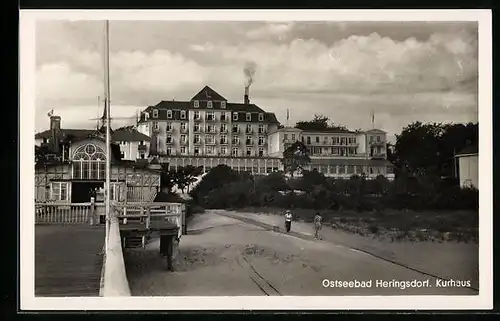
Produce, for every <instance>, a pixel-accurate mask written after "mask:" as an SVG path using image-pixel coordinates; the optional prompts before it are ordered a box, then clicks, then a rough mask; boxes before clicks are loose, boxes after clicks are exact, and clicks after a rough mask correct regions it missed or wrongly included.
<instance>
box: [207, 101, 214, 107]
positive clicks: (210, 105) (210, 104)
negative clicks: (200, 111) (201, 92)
mask: <svg viewBox="0 0 500 321" xmlns="http://www.w3.org/2000/svg"><path fill="white" fill-rule="evenodd" d="M212 107H213V104H212V101H211V100H209V101H207V108H212Z"/></svg>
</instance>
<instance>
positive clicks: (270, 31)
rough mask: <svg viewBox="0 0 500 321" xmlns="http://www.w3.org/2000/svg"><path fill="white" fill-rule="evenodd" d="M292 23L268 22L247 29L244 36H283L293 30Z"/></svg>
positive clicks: (259, 37) (255, 37) (253, 37)
mask: <svg viewBox="0 0 500 321" xmlns="http://www.w3.org/2000/svg"><path fill="white" fill-rule="evenodd" d="M294 25H295V24H294V23H292V22H290V23H269V24H265V25H264V26H262V27H258V28H256V29H252V30H249V31H248V32H247V33H246V36H247V37H248V38H250V39H262V38H273V37H274V38H278V39H279V38H283V37H285V36H286V35H287V34H288V33H290V32H291V31H292V30H293V27H294Z"/></svg>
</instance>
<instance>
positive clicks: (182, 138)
mask: <svg viewBox="0 0 500 321" xmlns="http://www.w3.org/2000/svg"><path fill="white" fill-rule="evenodd" d="M185 143H187V139H186V135H181V144H185Z"/></svg>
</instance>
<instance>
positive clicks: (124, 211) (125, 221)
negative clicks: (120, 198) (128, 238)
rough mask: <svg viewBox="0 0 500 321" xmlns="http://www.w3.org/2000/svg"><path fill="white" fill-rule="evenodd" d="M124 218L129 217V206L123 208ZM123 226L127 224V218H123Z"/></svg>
mask: <svg viewBox="0 0 500 321" xmlns="http://www.w3.org/2000/svg"><path fill="white" fill-rule="evenodd" d="M123 216H127V204H125V205H124V206H123ZM123 224H127V218H126V217H124V218H123Z"/></svg>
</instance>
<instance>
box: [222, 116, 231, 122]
mask: <svg viewBox="0 0 500 321" xmlns="http://www.w3.org/2000/svg"><path fill="white" fill-rule="evenodd" d="M228 120H229V117H226V115H221V116H220V121H221V122H227V121H228Z"/></svg>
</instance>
